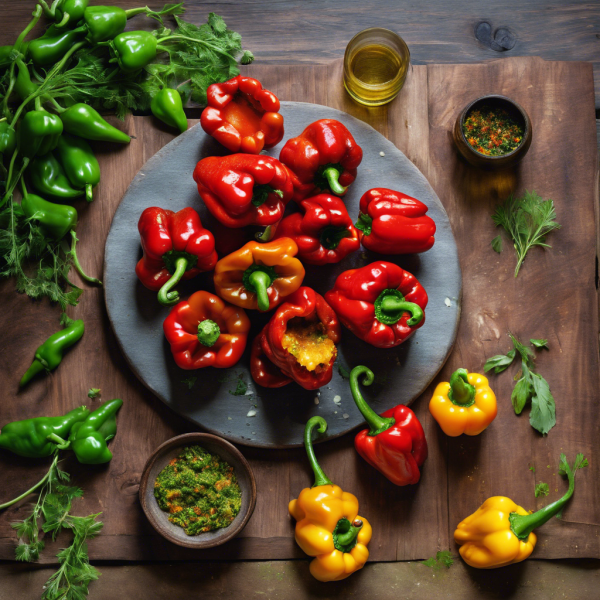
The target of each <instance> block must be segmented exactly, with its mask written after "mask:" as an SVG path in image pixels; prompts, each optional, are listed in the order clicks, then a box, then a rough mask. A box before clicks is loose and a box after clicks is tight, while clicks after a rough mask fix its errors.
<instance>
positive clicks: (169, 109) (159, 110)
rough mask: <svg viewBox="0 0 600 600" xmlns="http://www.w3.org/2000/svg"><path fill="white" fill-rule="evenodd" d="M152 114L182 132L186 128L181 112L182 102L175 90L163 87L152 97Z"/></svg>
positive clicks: (186, 124)
mask: <svg viewBox="0 0 600 600" xmlns="http://www.w3.org/2000/svg"><path fill="white" fill-rule="evenodd" d="M150 109H151V110H152V114H153V115H154V116H155V117H156V118H157V119H160V120H161V121H162V122H163V123H166V124H167V125H170V126H171V127H176V128H177V129H179V131H181V133H183V132H184V131H186V130H187V128H188V122H187V117H186V116H185V112H183V103H182V101H181V96H180V95H179V92H178V91H177V90H173V89H171V88H163V89H162V90H160V92H158V94H156V95H155V96H154V98H152V102H151V103H150Z"/></svg>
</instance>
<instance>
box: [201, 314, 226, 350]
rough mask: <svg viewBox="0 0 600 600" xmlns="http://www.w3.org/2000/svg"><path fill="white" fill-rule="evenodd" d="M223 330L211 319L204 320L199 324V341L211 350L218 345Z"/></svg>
mask: <svg viewBox="0 0 600 600" xmlns="http://www.w3.org/2000/svg"><path fill="white" fill-rule="evenodd" d="M220 335H221V329H220V328H219V325H218V324H217V323H215V322H214V321H212V320H211V319H204V321H200V323H198V341H199V342H200V343H201V344H202V345H203V346H206V347H207V348H211V347H212V346H214V345H215V344H216V343H217V340H218V339H219V336H220Z"/></svg>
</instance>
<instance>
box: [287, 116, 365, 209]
mask: <svg viewBox="0 0 600 600" xmlns="http://www.w3.org/2000/svg"><path fill="white" fill-rule="evenodd" d="M362 155H363V153H362V149H361V147H360V146H359V145H358V144H357V143H356V142H355V141H354V138H353V137H352V134H351V133H350V132H349V131H348V129H347V128H346V126H345V125H343V124H342V123H340V122H339V121H336V120H335V119H320V120H319V121H315V122H314V123H311V124H310V125H309V126H308V127H307V128H306V129H305V130H304V131H303V132H302V133H301V134H300V135H299V136H298V137H295V138H292V139H290V140H288V141H287V142H286V143H285V146H284V147H283V148H282V149H281V153H280V154H279V160H280V161H281V162H282V163H283V164H284V165H286V166H288V167H289V168H290V169H291V170H292V171H293V172H294V173H295V174H296V175H297V176H298V179H299V181H300V183H299V184H297V185H296V190H295V192H294V200H302V199H304V198H306V197H308V196H311V195H314V194H315V193H316V192H317V190H320V191H323V192H330V193H332V194H335V195H336V196H343V195H344V194H345V193H346V189H347V187H348V186H349V185H350V184H351V183H352V182H353V181H354V180H355V179H356V169H357V167H358V165H360V163H361V161H362Z"/></svg>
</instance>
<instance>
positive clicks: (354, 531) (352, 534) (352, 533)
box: [338, 525, 362, 546]
mask: <svg viewBox="0 0 600 600" xmlns="http://www.w3.org/2000/svg"><path fill="white" fill-rule="evenodd" d="M361 529H362V527H354V525H350V528H349V529H348V531H346V532H345V533H338V543H339V544H340V546H349V545H351V544H352V542H353V541H354V540H355V539H356V538H357V536H358V532H359V531H360V530H361Z"/></svg>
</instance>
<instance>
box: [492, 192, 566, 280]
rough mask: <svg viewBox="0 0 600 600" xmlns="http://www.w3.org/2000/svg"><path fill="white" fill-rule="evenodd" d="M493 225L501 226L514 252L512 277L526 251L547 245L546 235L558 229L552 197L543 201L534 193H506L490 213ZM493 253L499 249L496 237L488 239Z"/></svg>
mask: <svg viewBox="0 0 600 600" xmlns="http://www.w3.org/2000/svg"><path fill="white" fill-rule="evenodd" d="M492 219H493V221H494V223H495V224H496V226H502V227H503V228H504V230H505V231H506V234H507V235H508V237H509V238H510V239H511V240H512V242H513V244H514V247H515V251H516V253H517V266H516V267H515V277H516V276H517V275H518V274H519V270H520V268H521V265H522V264H523V261H524V260H525V257H526V256H527V252H529V250H530V249H531V248H533V247H534V246H542V247H544V248H550V247H551V246H549V245H548V244H546V235H547V234H548V233H550V232H551V231H554V230H555V229H560V225H559V224H558V223H557V222H556V210H555V208H554V202H553V201H552V200H543V199H542V198H541V197H540V196H538V194H537V193H536V192H528V191H526V192H525V195H524V196H523V197H522V198H517V197H516V196H510V197H509V198H508V199H507V200H506V201H505V202H504V203H503V204H501V205H499V206H497V207H496V212H495V213H494V214H493V215H492ZM492 247H493V249H494V250H495V251H496V252H500V251H501V249H502V244H501V240H500V239H499V236H498V237H496V238H495V239H494V240H493V241H492Z"/></svg>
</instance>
